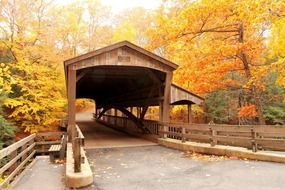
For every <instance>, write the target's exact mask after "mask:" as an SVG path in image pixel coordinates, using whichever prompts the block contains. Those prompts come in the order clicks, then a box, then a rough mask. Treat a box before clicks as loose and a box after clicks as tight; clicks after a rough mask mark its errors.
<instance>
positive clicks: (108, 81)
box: [64, 41, 203, 131]
mask: <svg viewBox="0 0 285 190" xmlns="http://www.w3.org/2000/svg"><path fill="white" fill-rule="evenodd" d="M177 67H178V65H176V64H175V63H173V62H171V61H168V60H166V59H164V58H162V57H160V56H158V55H156V54H154V53H151V52H149V51H147V50H145V49H143V48H141V47H138V46H136V45H134V44H132V43H130V42H128V41H122V42H119V43H116V44H113V45H110V46H107V47H104V48H101V49H98V50H95V51H92V52H89V53H86V54H84V55H80V56H78V57H74V58H72V59H69V60H66V61H65V62H64V70H65V76H66V84H67V96H68V128H69V130H71V129H74V128H75V125H76V124H75V99H76V98H89V99H93V100H94V101H95V102H96V114H97V117H101V116H102V115H103V114H104V113H105V112H106V111H108V110H110V109H115V110H120V111H121V112H122V113H124V114H125V115H126V116H127V117H128V118H129V119H131V120H133V121H134V122H135V123H139V122H138V121H139V120H143V119H144V115H145V113H146V111H147V108H148V107H149V106H159V109H160V112H159V113H160V114H159V119H160V121H162V122H168V121H169V113H170V106H171V105H188V108H189V109H188V110H189V121H190V120H191V117H190V114H191V105H192V104H200V103H202V102H203V98H201V97H199V96H197V95H195V94H193V93H191V92H189V91H187V90H185V89H183V88H181V87H179V86H177V85H174V84H172V76H173V71H174V70H175V69H177ZM129 107H137V108H140V114H139V116H138V115H137V116H135V115H134V114H133V113H132V112H131V111H130V110H128V109H127V108H129ZM71 131H72V130H71Z"/></svg>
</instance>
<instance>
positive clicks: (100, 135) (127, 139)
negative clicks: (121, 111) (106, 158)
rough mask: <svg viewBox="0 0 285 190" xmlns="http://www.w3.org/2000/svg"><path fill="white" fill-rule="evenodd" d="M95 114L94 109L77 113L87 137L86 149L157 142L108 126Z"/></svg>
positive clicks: (147, 144)
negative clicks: (99, 120) (96, 118)
mask: <svg viewBox="0 0 285 190" xmlns="http://www.w3.org/2000/svg"><path fill="white" fill-rule="evenodd" d="M93 114H94V111H93V110H88V111H85V112H80V113H77V114H76V123H77V125H78V126H79V127H80V129H81V131H82V133H83V135H84V137H85V145H84V148H85V149H97V148H118V147H135V146H136V147H137V146H149V145H156V143H153V142H151V141H149V140H146V139H143V138H137V137H135V136H132V135H129V134H127V133H124V132H122V131H120V130H115V129H113V128H111V127H107V126H106V125H104V124H102V123H99V122H97V121H95V120H94V118H93Z"/></svg>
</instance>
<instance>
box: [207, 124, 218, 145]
mask: <svg viewBox="0 0 285 190" xmlns="http://www.w3.org/2000/svg"><path fill="white" fill-rule="evenodd" d="M209 128H210V131H211V146H215V145H216V144H217V139H216V136H217V131H216V130H215V129H214V128H213V126H210V127H209Z"/></svg>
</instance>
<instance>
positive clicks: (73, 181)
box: [66, 143, 93, 188]
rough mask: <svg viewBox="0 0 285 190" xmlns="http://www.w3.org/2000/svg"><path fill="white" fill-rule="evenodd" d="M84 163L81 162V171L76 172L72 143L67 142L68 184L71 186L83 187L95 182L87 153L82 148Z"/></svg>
mask: <svg viewBox="0 0 285 190" xmlns="http://www.w3.org/2000/svg"><path fill="white" fill-rule="evenodd" d="M81 152H82V157H84V163H82V164H81V172H78V173H75V172H74V159H73V152H72V145H71V143H67V152H66V186H67V187H70V188H81V187H86V186H88V185H91V184H92V183H93V173H92V170H91V168H90V165H89V162H88V160H87V157H86V155H85V151H84V149H83V148H81Z"/></svg>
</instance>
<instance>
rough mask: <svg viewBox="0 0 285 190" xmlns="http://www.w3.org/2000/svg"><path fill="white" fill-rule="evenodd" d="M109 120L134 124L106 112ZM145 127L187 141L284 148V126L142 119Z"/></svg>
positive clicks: (266, 148) (263, 148)
mask: <svg viewBox="0 0 285 190" xmlns="http://www.w3.org/2000/svg"><path fill="white" fill-rule="evenodd" d="M102 119H103V120H104V121H105V122H106V123H109V124H112V125H117V126H118V128H124V127H126V126H133V125H134V124H130V123H131V121H130V120H129V119H128V118H127V117H118V116H116V117H115V116H112V115H104V116H103V118H102ZM143 124H144V127H146V128H148V129H149V131H150V132H151V133H152V134H154V135H159V136H160V137H164V138H172V139H177V140H181V142H182V143H184V142H186V141H192V142H201V143H210V144H211V145H212V146H215V145H229V146H238V147H246V148H250V149H252V150H253V151H254V152H256V151H258V150H276V151H285V126H284V125H220V124H212V125H211V124H185V123H162V122H158V121H153V120H143Z"/></svg>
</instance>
